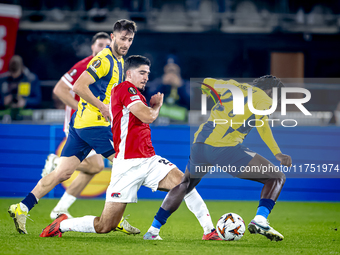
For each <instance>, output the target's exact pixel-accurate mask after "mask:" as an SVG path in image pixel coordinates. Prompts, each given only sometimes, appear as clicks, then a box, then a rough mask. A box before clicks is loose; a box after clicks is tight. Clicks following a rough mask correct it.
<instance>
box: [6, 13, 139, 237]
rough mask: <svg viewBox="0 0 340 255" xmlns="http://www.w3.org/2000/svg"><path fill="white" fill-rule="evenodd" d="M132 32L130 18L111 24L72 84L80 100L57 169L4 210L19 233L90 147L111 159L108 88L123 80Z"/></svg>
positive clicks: (132, 27)
mask: <svg viewBox="0 0 340 255" xmlns="http://www.w3.org/2000/svg"><path fill="white" fill-rule="evenodd" d="M136 31H137V27H136V24H135V23H134V22H133V21H129V20H125V19H122V20H118V21H117V22H116V23H115V24H114V26H113V32H112V33H111V40H112V41H111V44H110V46H108V47H107V48H105V49H104V50H102V51H101V52H99V53H98V54H97V55H96V56H95V57H94V58H93V59H92V60H91V61H90V62H89V64H88V67H87V69H86V71H84V72H83V73H82V74H81V76H80V77H79V78H78V80H77V81H76V83H75V84H74V86H73V91H74V92H75V93H77V94H78V95H79V96H80V97H81V100H80V101H79V104H78V110H77V111H76V112H75V113H74V114H73V116H72V118H71V121H70V129H69V135H68V138H67V141H66V144H65V146H64V148H63V151H62V153H61V158H60V161H59V164H58V166H57V168H56V169H55V170H54V171H53V172H51V173H50V174H48V175H47V176H45V177H43V178H42V179H41V180H40V181H39V182H38V183H37V185H36V186H35V188H34V189H33V190H32V192H31V193H29V194H28V195H27V196H26V198H25V199H24V200H22V201H21V202H20V203H18V204H14V205H11V206H10V208H9V210H8V212H9V214H10V216H11V217H12V218H13V220H14V223H15V226H16V229H17V231H18V232H19V233H24V234H26V233H27V231H26V216H27V213H28V211H30V210H31V209H32V208H33V206H34V205H35V204H37V203H38V200H39V199H40V198H42V197H43V196H45V195H46V194H47V193H48V192H50V191H51V190H52V189H53V188H54V187H55V186H56V185H57V184H59V183H61V182H63V181H65V180H67V179H69V178H70V177H71V175H72V174H73V172H74V171H75V169H76V168H77V167H78V166H79V164H80V163H81V162H82V161H83V160H84V159H85V158H86V156H87V155H88V153H89V152H90V151H91V150H92V149H94V150H95V151H96V152H97V153H98V154H102V155H103V156H104V157H106V158H108V159H109V160H111V161H112V159H113V157H114V153H115V151H114V148H113V143H112V132H111V129H110V110H109V102H110V97H111V89H112V87H114V86H116V85H118V84H119V83H120V82H122V81H123V71H124V70H123V69H124V60H123V56H125V55H126V54H127V52H128V50H129V48H130V46H131V44H132V42H133V39H134V35H135V33H136ZM124 222H125V223H124ZM92 223H93V219H92ZM92 223H91V224H92ZM123 223H124V224H126V221H123ZM127 224H128V223H127ZM119 226H120V225H119ZM120 227H121V226H120ZM130 227H131V226H130ZM133 230H136V231H133V232H130V233H129V234H131V233H132V234H137V233H139V232H140V231H139V230H138V229H136V228H133Z"/></svg>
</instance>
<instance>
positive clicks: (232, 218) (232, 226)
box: [216, 213, 246, 241]
mask: <svg viewBox="0 0 340 255" xmlns="http://www.w3.org/2000/svg"><path fill="white" fill-rule="evenodd" d="M216 231H217V234H218V235H219V237H220V238H222V239H223V240H225V241H237V240H240V239H241V237H242V236H243V235H244V232H245V231H246V226H245V225H244V221H243V219H242V218H241V216H240V215H238V214H236V213H226V214H224V215H222V216H221V218H220V219H219V220H218V222H217V225H216Z"/></svg>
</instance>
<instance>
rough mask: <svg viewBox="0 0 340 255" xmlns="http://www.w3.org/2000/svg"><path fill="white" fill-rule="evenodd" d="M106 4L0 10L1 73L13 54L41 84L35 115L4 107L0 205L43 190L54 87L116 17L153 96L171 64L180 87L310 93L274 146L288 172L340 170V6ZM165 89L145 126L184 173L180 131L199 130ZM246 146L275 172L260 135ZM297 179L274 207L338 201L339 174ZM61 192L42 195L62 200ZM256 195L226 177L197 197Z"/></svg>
mask: <svg viewBox="0 0 340 255" xmlns="http://www.w3.org/2000/svg"><path fill="white" fill-rule="evenodd" d="M108 2H109V1H86V0H77V1H66V0H59V1H47V0H40V1H23V0H12V1H10V0H8V1H0V3H1V4H0V13H1V14H0V58H1V60H0V69H1V70H0V72H1V73H4V72H6V71H7V70H8V62H9V59H10V58H11V57H12V56H13V54H16V55H20V56H21V57H22V58H23V62H24V65H25V66H26V67H27V68H28V69H29V70H30V71H31V72H33V73H35V74H36V75H37V77H38V78H39V80H40V83H41V92H42V100H41V104H40V106H39V107H38V108H36V109H32V110H29V111H28V112H26V114H24V115H23V116H21V120H15V118H13V116H11V114H8V111H7V112H6V110H5V109H4V107H3V108H2V111H1V113H0V118H1V121H2V124H0V169H1V171H0V173H1V174H0V196H2V197H13V196H14V197H15V196H19V197H20V196H24V195H25V194H26V193H28V192H29V191H30V190H31V189H32V188H33V186H34V185H35V183H36V182H37V181H38V180H39V179H40V174H41V170H42V168H43V166H44V163H45V159H46V157H47V155H48V154H49V153H52V152H55V150H56V148H57V146H58V144H59V143H60V141H61V140H62V138H63V137H64V134H63V132H62V123H63V119H64V106H63V105H62V104H61V102H60V101H58V100H57V99H56V98H55V97H53V95H52V90H53V87H54V85H55V84H56V83H57V81H58V80H59V79H60V77H61V76H62V75H63V74H64V73H65V72H66V71H68V70H69V69H70V68H71V67H72V66H73V64H75V63H76V62H77V61H79V60H81V59H83V58H85V57H87V56H88V55H90V54H91V50H90V42H91V38H92V36H93V35H94V34H95V33H96V32H99V31H106V32H111V30H112V25H113V23H114V22H115V21H116V20H118V19H121V18H127V19H132V20H134V21H135V22H136V23H137V26H138V32H137V34H136V37H135V40H134V43H133V45H132V46H131V48H130V50H129V53H128V56H129V55H133V54H140V55H145V56H147V57H148V58H150V60H151V61H152V68H151V70H152V72H151V75H150V84H151V85H154V87H152V86H151V85H150V86H151V88H157V85H155V83H156V80H157V79H159V78H161V77H162V76H163V75H164V66H166V65H167V64H169V63H175V64H176V66H178V68H179V70H180V72H177V74H178V75H180V77H181V79H182V80H183V82H182V87H183V86H188V85H185V84H189V83H188V81H189V80H190V79H191V78H197V77H200V78H204V77H228V78H234V79H236V80H238V79H241V78H256V77H259V76H262V75H265V74H269V73H270V74H273V75H276V76H278V77H280V78H283V80H284V79H285V78H291V79H293V80H294V81H295V82H296V83H299V84H300V85H301V86H303V87H305V88H307V89H308V90H310V91H311V93H312V98H311V100H310V101H309V102H308V103H307V104H306V108H307V109H308V110H309V111H311V112H313V118H306V117H304V116H301V115H299V113H298V112H296V111H295V110H296V109H290V111H289V113H288V117H287V118H294V119H297V120H298V123H299V125H298V127H295V128H288V129H287V128H283V127H274V128H273V133H274V136H275V138H276V140H277V142H278V144H279V145H280V147H281V150H282V152H283V153H285V154H289V155H291V156H292V159H293V163H294V164H296V165H301V164H316V165H323V164H334V166H336V165H340V160H339V152H340V128H339V125H340V104H339V102H340V79H339V77H340V61H339V59H340V50H339V45H340V36H339V35H340V2H339V1H336V0H325V1H322V3H321V2H320V1H302V0H300V1H293V0H276V1H268V0H261V1H240V0H186V1H184V0H182V1H180V0H174V1H159V0H157V1H155V0H130V1H125V0H124V1H122V0H121V1H110V3H108ZM307 78H308V79H307ZM165 90H166V92H168V94H167V97H168V98H169V100H168V101H167V102H168V104H169V109H170V110H169V111H167V112H164V113H163V116H162V117H160V118H159V119H158V121H157V122H156V123H155V124H154V125H152V138H153V142H154V146H155V149H156V153H157V154H160V155H162V156H164V157H166V158H168V159H169V160H170V161H172V162H173V163H175V164H177V166H178V167H179V168H180V169H182V170H183V169H184V168H185V166H186V163H187V159H188V156H189V148H190V128H189V122H190V124H199V122H200V121H202V120H200V119H199V118H197V116H198V115H199V109H190V107H189V106H188V101H185V99H186V96H189V97H190V95H193V93H192V91H191V92H190V87H189V89H188V88H186V92H187V93H186V94H185V93H184V95H182V94H180V93H179V91H175V96H174V94H173V93H172V91H171V86H170V87H169V89H165ZM184 90H185V89H184ZM188 91H189V92H188ZM149 92H150V91H146V96H148V95H147V94H148V93H149ZM179 97H182V99H183V100H182V102H180V100H178V98H179ZM171 98H173V99H175V100H170V99H171ZM183 101H184V102H183ZM169 112H170V113H169ZM176 116H177V117H176ZM178 116H180V117H178ZM274 116H275V115H274ZM337 116H338V117H337ZM195 121H196V122H195ZM245 145H247V146H249V147H250V148H251V149H253V150H255V151H257V152H258V153H260V154H261V155H263V156H265V157H267V158H268V159H269V160H271V161H272V162H274V163H277V162H276V161H275V158H274V157H273V156H272V155H271V153H270V151H269V149H268V148H266V146H265V144H264V143H263V142H262V141H261V140H260V138H259V136H258V134H257V131H254V130H253V131H252V132H251V133H250V134H249V136H248V137H247V139H246V140H245ZM106 164H107V167H108V168H107V170H106V171H104V172H103V173H101V174H100V175H99V176H98V177H97V178H95V179H94V180H93V181H92V185H91V187H89V188H87V190H85V191H84V192H83V195H84V196H87V197H104V191H105V188H106V185H108V182H109V175H110V170H109V163H108V162H106ZM295 177H296V176H295ZM298 177H300V178H298V179H297V178H289V179H288V180H287V182H286V184H285V187H284V188H283V191H282V194H281V196H280V198H279V200H299V201H301V200H303V201H308V200H314V201H315V200H317V201H340V188H339V187H340V179H339V177H340V171H336V170H334V171H333V172H331V174H322V173H321V174H314V173H310V174H308V175H301V176H298ZM63 185H64V186H67V183H66V184H63ZM63 185H59V186H57V187H56V188H55V189H54V190H53V191H52V192H50V193H49V194H48V195H47V196H48V197H50V198H53V197H60V196H61V195H62V194H63V192H64V187H63ZM260 189H261V185H259V184H257V183H252V182H247V181H242V180H238V179H232V178H226V179H218V180H214V179H209V178H207V179H205V180H203V181H202V182H201V184H200V185H199V186H198V190H199V192H200V193H201V195H202V197H203V198H206V199H227V200H230V199H235V200H257V199H258V198H259V192H257V191H259V190H260ZM163 196H164V194H163V193H161V192H157V193H156V196H154V194H151V191H149V190H146V189H143V188H142V189H141V190H140V192H139V198H161V197H163Z"/></svg>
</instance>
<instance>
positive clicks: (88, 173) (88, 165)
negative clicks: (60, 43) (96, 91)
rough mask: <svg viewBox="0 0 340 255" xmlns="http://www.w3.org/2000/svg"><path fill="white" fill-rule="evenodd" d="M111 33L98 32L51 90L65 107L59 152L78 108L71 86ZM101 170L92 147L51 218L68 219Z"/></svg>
mask: <svg viewBox="0 0 340 255" xmlns="http://www.w3.org/2000/svg"><path fill="white" fill-rule="evenodd" d="M110 42H111V38H110V35H109V34H107V33H105V32H99V33H97V34H95V35H94V36H93V37H92V41H91V50H92V55H90V56H88V57H86V58H84V59H83V60H80V61H79V62H78V63H76V64H75V65H74V66H73V67H72V68H71V69H70V70H69V71H68V72H67V73H65V74H64V75H63V76H62V77H61V79H60V80H59V81H58V83H57V84H56V86H55V87H54V89H53V93H54V94H55V95H56V96H57V97H58V98H59V99H60V100H61V101H62V102H63V103H64V104H65V105H66V107H65V121H64V132H65V136H66V137H65V138H64V139H63V141H62V142H61V143H60V145H59V147H58V151H59V150H60V151H61V150H62V148H63V146H64V145H65V142H66V138H67V136H68V132H69V124H70V120H71V117H72V115H73V113H74V112H75V111H76V110H77V108H78V102H79V100H80V98H79V96H78V95H77V94H75V93H74V92H73V91H72V88H73V85H74V84H75V82H76V80H77V79H78V78H79V76H80V75H81V74H82V73H83V72H84V71H85V70H86V69H87V65H88V63H89V62H90V61H91V59H92V58H93V57H94V56H96V55H97V54H98V53H99V52H100V51H102V50H103V49H104V48H105V47H106V46H108V45H110ZM59 159H60V158H59V157H58V156H57V155H55V154H50V155H48V157H47V160H46V164H45V167H44V169H43V172H42V175H41V176H42V177H45V176H46V175H48V174H49V173H50V172H52V171H53V170H54V169H55V168H56V167H57V164H58V161H59ZM103 169H104V162H103V156H102V155H100V154H97V153H96V152H95V151H94V150H92V151H91V152H90V153H89V155H87V157H86V158H85V159H84V161H83V162H81V164H80V165H79V166H78V168H77V170H78V171H80V173H79V175H78V176H77V177H76V178H75V179H74V181H73V182H72V183H71V185H70V186H69V187H67V189H66V191H65V193H64V195H63V196H62V197H61V199H60V200H59V202H58V204H57V205H56V207H54V208H53V210H52V212H51V214H50V217H51V219H55V218H57V217H58V215H59V214H62V213H64V214H66V215H67V216H68V217H69V218H72V216H71V215H70V214H69V212H68V209H69V208H70V206H71V205H72V204H73V203H74V202H75V201H76V199H77V197H78V196H79V195H80V193H81V192H82V191H83V190H84V189H85V187H86V185H87V184H88V183H89V182H90V181H91V179H92V178H93V176H94V175H96V174H97V173H99V172H101V171H102V170H103Z"/></svg>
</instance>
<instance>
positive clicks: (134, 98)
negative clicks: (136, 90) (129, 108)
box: [130, 95, 140, 101]
mask: <svg viewBox="0 0 340 255" xmlns="http://www.w3.org/2000/svg"><path fill="white" fill-rule="evenodd" d="M130 99H131V101H133V100H137V99H140V97H139V96H138V95H137V96H132V97H130Z"/></svg>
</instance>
